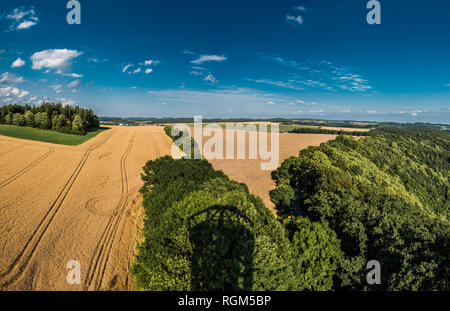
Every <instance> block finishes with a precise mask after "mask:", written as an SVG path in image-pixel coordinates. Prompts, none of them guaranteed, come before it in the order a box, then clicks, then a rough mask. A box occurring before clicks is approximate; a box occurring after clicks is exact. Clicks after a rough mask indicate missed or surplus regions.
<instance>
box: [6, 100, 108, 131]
mask: <svg viewBox="0 0 450 311" xmlns="http://www.w3.org/2000/svg"><path fill="white" fill-rule="evenodd" d="M0 124H6V125H17V126H28V127H34V128H39V129H44V130H53V131H57V132H62V133H70V134H78V135H84V134H86V133H87V132H88V131H90V130H92V129H95V128H98V127H99V126H100V122H99V119H98V117H97V116H96V115H95V114H94V112H93V111H92V110H90V109H84V108H80V107H71V106H69V105H66V106H63V105H62V104H54V103H44V104H42V105H40V106H29V105H25V106H22V105H17V104H14V105H6V106H2V107H0Z"/></svg>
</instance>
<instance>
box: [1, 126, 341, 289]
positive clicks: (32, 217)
mask: <svg viewBox="0 0 450 311" xmlns="http://www.w3.org/2000/svg"><path fill="white" fill-rule="evenodd" d="M224 136H225V135H224ZM246 137H247V139H246V145H245V148H246V154H247V155H248V148H249V144H248V133H247V134H246ZM268 138H269V146H271V145H272V142H271V141H270V135H269V136H268ZM333 138H335V135H322V134H280V136H279V150H280V153H279V161H278V163H277V166H278V165H279V164H280V163H281V162H282V161H283V160H284V159H286V158H287V157H289V156H292V155H297V154H298V152H299V150H301V149H303V148H306V147H307V146H311V145H319V144H320V143H322V142H325V141H328V140H330V139H333ZM206 140H208V137H204V139H203V141H206ZM236 142H237V140H235V143H236ZM224 144H225V142H224ZM171 146H172V141H171V139H170V138H169V137H168V136H166V134H165V133H164V131H163V128H162V127H156V126H140V127H120V126H118V127H111V128H110V129H109V130H107V131H104V132H103V133H101V134H99V135H98V136H96V137H95V138H93V139H91V140H90V141H88V142H86V143H84V144H82V145H80V146H76V147H70V146H63V145H54V144H48V143H42V142H35V141H28V140H20V139H15V138H9V137H3V136H0V172H2V173H1V175H0V235H1V236H2V239H0V289H1V290H132V289H134V283H133V279H132V277H131V276H130V273H129V270H130V266H131V262H132V260H133V255H134V252H135V248H136V245H137V243H138V241H139V240H140V230H141V229H142V225H143V214H144V211H143V208H142V206H141V202H142V199H141V197H140V195H139V192H138V190H139V188H140V186H141V185H142V181H141V178H140V173H141V171H142V167H143V166H144V164H145V163H146V162H147V161H148V160H152V159H156V158H158V157H160V156H163V155H168V154H170V153H171ZM224 149H225V148H224ZM179 156H181V152H180V154H177V155H176V157H179ZM210 162H211V163H212V165H213V166H214V168H215V169H219V170H223V171H224V172H225V173H226V174H227V175H229V176H230V178H232V179H234V180H236V181H239V182H243V183H246V184H247V185H248V187H249V189H250V191H251V192H252V193H254V194H256V195H258V196H260V197H261V198H262V199H263V200H264V202H265V203H266V205H267V206H268V207H269V208H271V209H272V210H273V204H272V203H271V202H270V198H269V192H270V190H271V189H273V188H274V183H273V181H272V179H271V171H264V170H261V168H260V163H261V162H262V160H261V159H257V160H249V159H248V158H247V159H245V160H237V159H235V160H226V159H223V160H217V159H214V160H210ZM71 260H77V261H78V262H79V263H80V264H81V275H82V280H81V285H69V284H68V283H67V281H66V276H67V272H68V270H67V267H66V265H67V263H68V262H69V261H71Z"/></svg>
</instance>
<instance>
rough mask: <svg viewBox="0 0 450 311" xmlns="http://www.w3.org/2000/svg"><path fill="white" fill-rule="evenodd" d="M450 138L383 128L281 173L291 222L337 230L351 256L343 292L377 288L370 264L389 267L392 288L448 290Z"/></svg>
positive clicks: (278, 194)
mask: <svg viewBox="0 0 450 311" xmlns="http://www.w3.org/2000/svg"><path fill="white" fill-rule="evenodd" d="M449 159H450V135H449V134H447V133H443V132H440V131H436V130H432V129H426V128H413V127H408V128H383V129H377V130H374V131H373V132H371V134H370V136H369V137H365V138H361V139H359V140H355V139H354V138H351V137H348V136H338V137H337V139H336V140H334V141H330V142H328V143H324V144H322V145H321V146H320V147H309V148H307V149H304V150H302V151H300V154H299V156H298V157H291V158H288V159H286V160H285V161H284V162H283V163H282V164H281V166H280V168H279V169H278V170H277V171H276V172H275V173H274V174H273V175H274V179H275V181H276V183H277V188H276V189H275V190H274V191H272V193H271V198H272V201H273V202H274V203H275V204H276V206H277V209H278V214H279V216H280V218H281V219H283V218H297V217H306V218H308V219H309V220H310V221H313V222H318V223H320V224H323V225H327V226H329V227H330V228H331V229H332V230H333V231H334V232H335V233H336V234H337V237H338V239H339V240H340V241H341V250H342V251H343V252H344V256H343V258H342V259H341V260H340V261H339V266H338V269H337V270H336V275H335V277H334V287H335V288H336V289H371V288H370V287H368V285H367V284H366V283H365V278H364V275H365V274H366V273H367V271H366V269H365V268H366V267H365V265H366V263H367V262H368V261H369V260H373V259H375V260H378V261H379V262H380V263H381V270H382V273H381V275H382V279H383V281H382V283H381V285H378V287H379V288H380V289H385V290H437V289H439V290H448V289H449V277H450V257H449V254H450V222H449V220H450V199H449V198H450V184H449V180H450V163H449Z"/></svg>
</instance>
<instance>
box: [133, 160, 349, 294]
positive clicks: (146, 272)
mask: <svg viewBox="0 0 450 311" xmlns="http://www.w3.org/2000/svg"><path fill="white" fill-rule="evenodd" d="M142 179H143V181H144V186H143V187H142V189H141V192H142V193H143V195H144V201H143V206H144V209H145V214H146V218H145V224H144V230H143V233H144V236H145V241H144V242H143V243H141V244H140V245H139V247H138V253H137V255H136V257H135V261H134V263H133V265H132V273H133V275H134V276H135V277H136V281H137V287H138V289H140V290H178V291H184V290H329V289H331V288H332V285H333V275H334V274H335V271H336V269H337V267H338V262H339V260H340V258H341V256H342V252H341V250H340V241H339V240H338V238H337V237H336V234H335V233H334V232H333V231H332V230H331V229H330V228H329V226H328V225H326V224H322V223H319V222H312V221H310V220H308V219H307V218H301V217H299V218H295V219H294V218H291V219H284V220H283V221H282V222H280V221H278V220H277V219H275V217H274V216H273V214H272V213H271V212H270V211H269V209H268V208H267V207H266V206H265V205H264V203H263V202H262V200H261V199H260V198H258V197H255V196H254V195H252V194H250V193H249V191H248V188H247V186H246V185H245V184H241V183H237V182H235V181H232V180H230V179H229V178H228V177H227V176H226V175H225V174H224V173H223V172H222V171H216V170H214V169H213V168H212V166H211V164H210V163H208V162H207V161H206V160H185V159H181V160H174V159H172V158H171V157H168V156H166V157H162V158H159V159H157V160H154V161H149V162H148V163H147V164H146V165H145V167H144V174H143V175H142Z"/></svg>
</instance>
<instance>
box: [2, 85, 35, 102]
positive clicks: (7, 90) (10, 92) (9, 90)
mask: <svg viewBox="0 0 450 311" xmlns="http://www.w3.org/2000/svg"><path fill="white" fill-rule="evenodd" d="M28 95H30V92H28V91H24V90H20V89H18V88H16V87H12V86H6V87H2V88H0V97H8V101H11V100H13V99H12V97H16V98H17V99H22V98H24V97H25V96H28Z"/></svg>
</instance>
